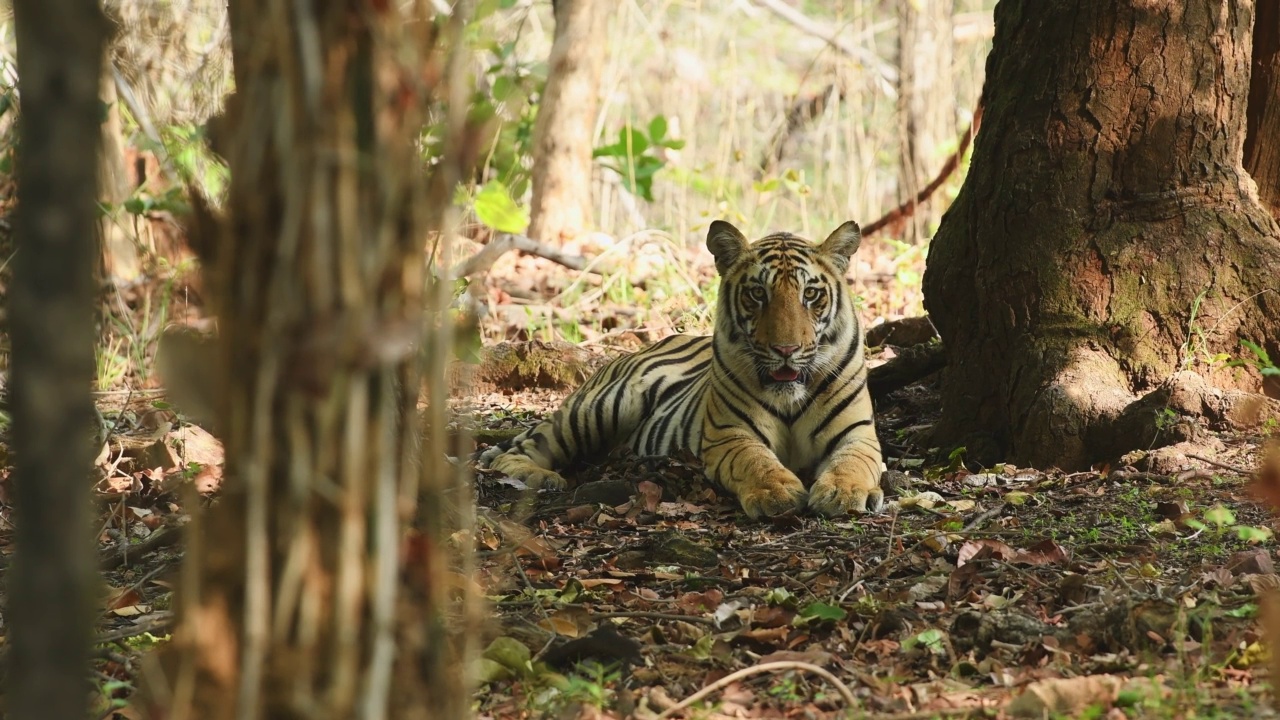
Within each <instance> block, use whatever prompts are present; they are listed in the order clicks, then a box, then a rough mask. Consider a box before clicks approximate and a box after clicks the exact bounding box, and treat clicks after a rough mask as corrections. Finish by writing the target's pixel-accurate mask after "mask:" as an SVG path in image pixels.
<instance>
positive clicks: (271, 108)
mask: <svg viewBox="0 0 1280 720" xmlns="http://www.w3.org/2000/svg"><path fill="white" fill-rule="evenodd" d="M229 10H230V13H231V16H230V17H231V32H232V42H233V52H234V55H235V56H234V67H235V76H236V77H235V80H236V83H235V84H236V93H235V94H234V95H233V96H232V97H231V98H229V99H228V103H227V108H226V112H225V115H224V116H223V118H222V119H221V121H220V122H219V123H218V128H217V136H218V139H219V146H220V147H222V148H223V150H224V152H225V153H226V157H227V161H228V165H229V167H230V171H231V184H230V187H229V191H228V197H227V199H226V203H225V207H226V217H225V219H219V218H217V217H215V216H214V215H212V214H211V213H209V212H208V211H207V209H206V210H200V211H199V221H198V223H197V226H196V228H195V243H194V246H195V247H197V248H200V251H201V252H202V254H203V257H202V260H203V261H204V263H205V273H206V286H207V287H209V289H210V291H209V295H210V298H211V300H212V302H213V305H214V307H215V309H216V311H217V317H218V325H219V338H218V342H217V351H216V358H215V359H216V365H217V370H216V372H215V375H216V376H217V384H216V387H217V388H218V389H217V392H216V393H215V394H214V396H215V398H216V399H217V407H216V408H215V414H216V415H217V422H216V425H217V426H218V427H219V428H220V429H221V431H222V432H223V434H224V438H223V440H224V443H225V447H226V456H227V467H226V477H227V482H226V484H225V485H224V489H223V493H222V496H221V498H220V500H219V502H218V505H217V506H216V507H215V508H214V509H213V511H211V512H210V513H209V514H208V516H207V517H205V518H203V519H202V521H201V523H202V527H201V528H199V529H198V530H193V531H192V532H191V533H190V535H189V537H191V538H192V544H191V546H190V547H189V548H188V556H187V563H188V564H189V569H190V571H189V575H188V577H187V579H186V580H185V581H184V583H183V585H182V586H181V588H180V591H179V595H178V612H179V620H180V626H179V629H178V631H177V633H176V634H175V640H176V644H177V646H178V648H179V649H180V650H181V651H182V654H181V655H180V657H179V658H178V662H177V663H176V667H171V668H170V669H169V671H168V672H166V673H165V675H166V677H168V678H171V679H172V685H170V686H169V687H167V688H164V689H163V691H161V690H160V689H159V688H153V689H151V690H150V691H149V692H148V696H147V698H148V701H149V702H150V703H152V706H151V707H150V708H149V709H150V710H152V711H157V712H158V714H164V716H165V717H167V718H177V717H184V718H201V719H202V720H203V719H205V718H210V719H214V720H216V719H218V718H227V719H229V718H237V719H240V720H252V719H253V718H334V719H339V718H351V717H362V718H381V717H399V718H432V719H433V720H434V719H435V718H446V719H448V718H460V717H462V716H463V715H464V714H465V712H466V710H467V708H468V707H469V703H470V692H469V690H468V683H467V682H466V678H467V675H468V669H469V667H470V665H469V663H468V662H467V658H466V655H465V653H460V652H458V649H459V648H463V649H465V648H466V647H467V643H468V642H471V641H472V638H473V635H474V633H468V632H467V628H468V624H467V623H468V622H469V617H468V616H459V615H458V613H457V612H456V611H455V610H453V609H451V606H450V605H449V599H450V598H449V593H448V589H447V586H446V582H445V581H444V578H446V577H447V571H448V569H449V566H450V558H449V557H448V555H446V549H447V548H448V547H449V544H448V541H447V539H446V538H447V535H448V534H449V532H450V531H451V530H453V529H454V528H456V527H457V526H456V524H455V521H454V518H453V515H454V514H456V513H462V514H465V513H466V512H467V511H468V509H469V508H470V504H471V502H472V499H471V497H470V494H469V493H468V492H467V491H466V487H465V486H461V485H458V484H456V479H457V473H456V472H455V471H454V470H452V469H451V468H450V467H449V466H448V465H447V464H446V463H445V461H444V458H445V454H446V449H447V448H446V447H445V446H444V441H443V437H442V435H443V433H442V432H434V433H430V434H429V435H428V438H427V440H426V441H425V442H423V441H422V440H421V437H422V435H421V432H422V430H421V426H420V425H419V423H418V422H417V421H416V419H417V414H416V410H415V406H416V401H417V390H418V388H419V387H420V385H421V380H420V378H421V377H422V373H421V369H420V367H419V360H418V355H417V349H418V348H420V347H422V346H424V345H425V346H427V347H429V348H430V349H431V350H432V351H433V353H434V354H435V355H437V356H438V355H442V354H447V353H448V352H449V346H448V338H449V335H448V331H447V330H444V329H440V330H437V331H433V332H430V333H428V334H427V336H426V337H423V334H422V328H423V327H424V326H425V327H437V328H443V327H447V326H444V325H442V324H441V323H440V321H439V320H440V319H439V317H438V315H433V316H431V317H429V318H424V317H423V314H422V311H423V308H424V307H437V308H438V307H443V306H444V303H443V302H442V299H447V293H448V288H449V287H451V285H450V283H448V282H434V283H433V282H431V279H430V278H429V277H427V276H426V275H425V272H424V269H425V268H424V262H423V258H424V252H423V251H424V247H423V244H424V241H425V240H426V239H427V238H428V237H429V235H430V234H429V232H428V229H429V228H430V227H436V228H438V227H440V226H441V222H442V219H441V216H442V214H443V212H444V210H443V208H445V207H446V206H447V203H448V199H449V195H448V192H447V191H448V190H451V189H452V188H453V187H455V186H456V183H457V181H458V178H459V176H460V173H459V168H460V167H461V166H462V163H463V159H462V158H459V157H456V156H450V157H446V158H443V159H442V160H441V162H440V163H438V164H437V165H436V166H435V169H434V170H433V172H434V173H435V177H434V178H433V179H432V181H431V183H430V185H431V187H433V188H435V190H436V191H435V194H434V195H427V194H426V191H425V188H426V187H427V185H428V183H427V182H426V180H427V178H425V177H424V174H423V169H424V166H425V163H424V161H423V159H422V156H421V154H420V150H419V147H418V140H419V138H420V134H421V131H422V128H423V127H424V125H425V124H426V123H427V121H428V118H429V115H428V110H429V109H430V108H431V105H432V103H433V102H435V101H436V100H437V98H438V95H439V93H440V92H441V90H442V87H441V86H440V82H441V79H442V78H444V79H445V82H448V83H449V87H450V88H451V90H450V97H449V100H450V110H451V111H454V112H453V113H452V114H451V115H450V117H451V118H453V120H451V121H450V124H449V127H447V128H446V131H447V132H448V133H449V134H448V135H446V137H454V136H456V133H454V132H453V131H454V129H455V128H454V125H455V124H456V121H457V120H458V119H460V118H461V117H464V115H463V113H464V112H465V109H466V104H465V103H466V87H465V86H463V85H462V74H461V72H459V71H458V67H461V66H460V65H459V64H458V63H457V61H451V62H450V63H448V64H447V65H446V63H445V53H444V52H443V50H442V42H443V41H442V39H441V33H445V36H444V37H446V38H457V37H458V36H459V35H460V33H461V29H462V22H461V19H460V18H456V17H455V18H440V17H437V18H429V17H425V16H424V14H423V11H422V8H421V6H417V7H415V8H413V9H404V4H403V3H366V2H359V3H327V4H326V3H297V2H292V0H233V2H232V3H231V5H230V8H229ZM445 146H446V147H452V146H453V144H452V143H445ZM197 208H200V206H199V204H197ZM442 262H447V258H442ZM445 267H447V265H446V266H445ZM427 288H435V291H434V294H433V295H431V296H429V297H428V296H424V292H426V289H427ZM433 363H434V364H433V365H431V366H430V368H431V369H429V371H428V374H427V375H426V377H427V378H428V379H429V385H430V386H431V389H432V397H433V398H436V397H438V398H440V400H439V401H438V402H433V404H432V412H433V413H436V415H437V416H439V415H441V414H442V413H443V412H444V408H445V403H444V400H443V398H444V396H445V395H444V393H445V392H447V390H446V389H445V388H444V387H443V382H442V381H443V378H444V371H443V365H442V362H441V361H440V359H439V358H438V357H437V358H435V360H434V361H433ZM435 378H440V380H435ZM435 419H436V422H435V423H434V425H433V427H436V428H443V427H444V426H445V423H444V422H443V421H442V420H441V419H440V418H439V417H437V418H435ZM424 449H425V451H424ZM420 493H421V495H422V498H423V503H422V504H421V505H418V498H419V494H420ZM411 522H412V523H414V526H413V527H411V526H410V523H411ZM464 589H465V588H464ZM457 633H461V636H460V637H458V636H457V635H456V634H457ZM166 697H168V698H170V699H171V701H170V702H169V703H168V705H169V708H168V709H167V710H165V709H164V708H163V705H164V704H165V703H164V698H166Z"/></svg>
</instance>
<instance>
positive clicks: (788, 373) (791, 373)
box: [769, 367, 800, 382]
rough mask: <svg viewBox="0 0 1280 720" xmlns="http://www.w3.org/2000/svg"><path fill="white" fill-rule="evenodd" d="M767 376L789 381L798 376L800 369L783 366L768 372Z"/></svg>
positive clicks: (780, 380) (779, 380)
mask: <svg viewBox="0 0 1280 720" xmlns="http://www.w3.org/2000/svg"><path fill="white" fill-rule="evenodd" d="M769 377H771V378H773V379H774V380H777V381H778V382H791V381H793V380H795V379H797V378H799V377H800V371H799V370H796V369H794V368H789V367H783V368H778V369H777V370H774V371H773V372H771V373H769Z"/></svg>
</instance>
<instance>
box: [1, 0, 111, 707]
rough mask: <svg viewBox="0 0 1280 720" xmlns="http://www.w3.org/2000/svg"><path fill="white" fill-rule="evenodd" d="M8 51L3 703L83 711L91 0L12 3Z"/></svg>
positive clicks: (100, 24) (96, 58) (89, 432)
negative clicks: (14, 96)
mask: <svg viewBox="0 0 1280 720" xmlns="http://www.w3.org/2000/svg"><path fill="white" fill-rule="evenodd" d="M14 21H15V31H16V39H17V45H18V48H17V52H18V90H19V92H20V93H21V95H22V112H21V114H20V115H19V118H18V131H19V133H20V138H21V142H20V143H19V145H18V156H17V180H18V208H17V216H16V218H15V222H16V224H15V228H14V237H15V240H16V246H17V255H16V257H15V258H14V268H13V279H12V282H11V284H10V286H9V308H8V310H9V331H10V333H11V337H12V342H13V355H12V359H11V362H12V366H11V367H12V373H13V374H12V377H11V379H10V382H9V387H10V388H11V392H12V410H13V444H14V450H15V454H16V461H15V469H14V478H13V486H14V489H15V495H16V497H15V505H16V518H15V519H16V523H15V524H16V526H17V530H16V535H15V544H16V547H17V553H16V555H15V559H14V566H13V569H12V570H11V571H10V572H9V576H8V578H7V600H8V608H7V612H6V613H5V621H6V622H5V625H6V628H7V630H8V635H7V643H6V646H7V648H8V661H9V662H8V665H9V666H8V672H7V674H6V684H7V686H8V687H7V688H6V690H5V693H4V698H5V703H6V705H7V710H8V713H7V717H10V718H14V719H15V720H20V719H23V718H31V719H32V720H34V719H35V718H50V719H51V720H62V719H67V720H69V719H71V718H75V719H76V720H79V719H80V718H84V717H86V716H87V714H88V707H87V706H88V700H89V689H90V688H89V683H88V677H89V674H88V672H89V667H88V661H89V643H90V638H91V637H92V629H93V625H92V623H93V613H92V607H93V602H94V599H95V598H94V593H93V588H94V587H95V581H94V575H93V570H94V568H93V558H94V557H95V553H94V547H93V541H92V535H91V531H90V527H89V526H90V522H91V518H90V517H89V513H88V509H89V497H88V491H89V483H90V481H89V470H90V468H91V466H92V463H93V440H92V438H93V436H94V431H93V428H94V420H93V418H94V414H93V403H92V399H91V396H90V394H89V393H90V389H91V386H92V383H93V371H94V360H93V343H94V322H93V306H94V302H93V301H94V296H95V293H96V283H95V279H94V274H95V273H94V271H95V268H96V267H97V263H98V247H97V244H96V242H95V238H96V232H95V223H96V221H97V211H96V208H95V206H94V200H95V198H96V183H97V164H96V163H95V162H94V159H95V158H97V157H98V141H99V139H100V137H101V135H100V134H99V127H98V125H99V121H100V118H101V111H100V108H99V105H98V78H99V77H100V73H101V67H102V51H103V43H104V41H105V39H106V35H107V27H106V23H105V21H104V20H103V16H102V11H101V10H100V9H99V8H98V5H97V3H95V2H86V1H84V0H81V1H79V2H77V1H76V0H18V1H17V2H15V3H14Z"/></svg>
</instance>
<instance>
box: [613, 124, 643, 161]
mask: <svg viewBox="0 0 1280 720" xmlns="http://www.w3.org/2000/svg"><path fill="white" fill-rule="evenodd" d="M618 145H619V146H621V147H622V148H623V149H624V150H625V151H626V154H627V155H631V156H635V155H640V154H641V153H643V152H644V151H645V150H648V149H649V138H647V137H645V134H644V133H642V132H640V131H639V130H636V129H635V128H633V127H631V126H630V125H628V126H626V127H624V128H622V132H620V133H618Z"/></svg>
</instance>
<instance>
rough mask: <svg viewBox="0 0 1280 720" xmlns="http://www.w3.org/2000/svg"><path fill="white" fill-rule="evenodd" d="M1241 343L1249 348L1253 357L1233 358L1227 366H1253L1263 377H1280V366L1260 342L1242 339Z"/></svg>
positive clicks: (1246, 348)
mask: <svg viewBox="0 0 1280 720" xmlns="http://www.w3.org/2000/svg"><path fill="white" fill-rule="evenodd" d="M1240 344H1241V345H1242V346H1243V347H1244V349H1245V350H1248V351H1249V353H1250V354H1251V355H1252V356H1253V357H1244V358H1241V359H1239V360H1232V361H1230V362H1228V363H1227V367H1253V368H1255V369H1256V370H1257V371H1258V372H1259V373H1261V374H1262V376H1263V377H1280V367H1276V364H1275V362H1274V361H1272V359H1271V355H1270V354H1268V353H1267V351H1266V350H1265V349H1264V348H1263V347H1262V346H1261V345H1259V344H1258V343H1256V342H1253V341H1251V340H1241V341H1240Z"/></svg>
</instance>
